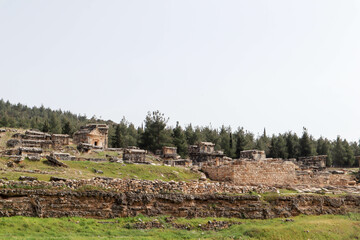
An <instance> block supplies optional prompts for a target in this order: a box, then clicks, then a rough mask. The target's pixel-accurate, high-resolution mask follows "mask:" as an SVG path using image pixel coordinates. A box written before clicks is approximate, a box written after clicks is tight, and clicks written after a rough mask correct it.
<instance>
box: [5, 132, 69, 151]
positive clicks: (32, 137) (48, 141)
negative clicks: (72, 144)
mask: <svg viewBox="0 0 360 240" xmlns="http://www.w3.org/2000/svg"><path fill="white" fill-rule="evenodd" d="M69 138H70V136H69V135H67V134H48V133H44V132H40V131H38V130H27V131H26V132H25V133H24V134H22V133H15V134H14V135H13V136H12V139H10V140H9V141H8V142H7V146H8V147H17V146H21V147H30V148H51V147H53V148H57V147H61V146H64V145H69Z"/></svg>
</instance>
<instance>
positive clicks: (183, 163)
mask: <svg viewBox="0 0 360 240" xmlns="http://www.w3.org/2000/svg"><path fill="white" fill-rule="evenodd" d="M164 164H165V165H170V166H172V167H176V166H181V167H191V166H192V161H191V160H188V159H176V160H171V159H169V160H165V161H164Z"/></svg>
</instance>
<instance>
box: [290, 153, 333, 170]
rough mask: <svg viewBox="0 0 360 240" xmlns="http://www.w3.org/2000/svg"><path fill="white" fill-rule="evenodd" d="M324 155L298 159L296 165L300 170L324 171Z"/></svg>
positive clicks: (325, 157)
mask: <svg viewBox="0 0 360 240" xmlns="http://www.w3.org/2000/svg"><path fill="white" fill-rule="evenodd" d="M326 159H327V156H326V155H319V156H310V157H299V158H298V160H297V162H296V163H297V164H298V165H299V167H300V168H301V169H314V170H324V169H325V168H326Z"/></svg>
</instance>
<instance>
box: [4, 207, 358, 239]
mask: <svg viewBox="0 0 360 240" xmlns="http://www.w3.org/2000/svg"><path fill="white" fill-rule="evenodd" d="M139 219H141V222H150V221H154V220H155V219H157V221H159V222H160V223H161V224H162V225H163V226H164V229H156V228H153V229H148V230H140V229H134V228H133V227H132V226H133V225H134V224H135V223H137V222H140V220H139ZM292 219H293V220H294V221H293V222H286V221H284V219H279V218H276V219H267V220H251V219H238V218H216V221H227V222H230V223H237V224H235V225H233V226H231V227H230V228H227V229H223V230H217V231H213V230H211V231H206V230H202V229H201V228H200V226H205V225H206V224H207V223H208V222H209V221H213V220H214V218H193V219H185V218H177V219H176V220H175V221H174V223H176V224H179V225H183V226H188V227H189V228H190V229H191V230H184V229H176V228H174V227H173V226H172V225H171V224H170V223H167V222H166V221H165V216H158V217H144V216H142V215H138V216H136V217H126V218H116V219H104V220H100V219H91V218H79V217H64V218H34V217H20V216H16V217H3V218H0V238H1V239H270V240H272V239H293V240H297V239H320V240H322V239H324V240H325V239H334V240H337V239H339V240H340V239H359V238H360V220H359V219H360V215H359V214H356V213H352V214H348V215H344V216H339V215H323V216H297V217H294V218H292ZM334 226H335V227H334Z"/></svg>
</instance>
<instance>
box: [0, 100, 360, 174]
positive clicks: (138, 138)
mask: <svg viewBox="0 0 360 240" xmlns="http://www.w3.org/2000/svg"><path fill="white" fill-rule="evenodd" d="M168 120H169V119H168V118H166V117H165V115H164V114H163V113H160V112H159V111H154V112H148V114H147V115H146V117H145V120H144V126H143V127H135V125H134V124H132V123H131V122H129V121H127V120H126V119H125V118H123V119H122V120H121V121H120V122H119V123H116V122H113V121H111V120H107V121H104V120H101V119H96V118H95V117H92V118H88V117H86V116H82V115H76V114H73V113H71V112H69V111H62V110H52V109H50V108H45V107H44V106H41V107H32V108H30V107H28V106H26V105H23V104H20V103H18V104H12V103H10V102H9V101H4V100H2V99H1V100H0V127H11V128H24V129H38V130H40V131H44V132H50V133H63V134H69V135H72V134H73V133H74V132H75V131H76V130H78V129H79V128H80V126H83V125H85V124H87V123H95V122H96V123H106V124H108V125H109V147H127V146H138V147H140V148H143V149H146V150H149V151H152V152H154V151H155V150H157V149H160V148H161V147H162V146H175V147H177V149H178V153H179V154H180V155H181V156H182V157H186V156H187V154H188V153H187V150H188V146H189V145H193V144H195V143H197V142H199V141H206V142H213V143H215V144H216V150H223V151H224V153H225V154H226V155H227V156H229V157H232V158H237V157H239V154H240V151H243V150H249V149H259V150H264V151H265V152H266V155H267V156H268V157H273V158H284V159H289V158H298V157H300V156H312V155H327V156H328V158H327V165H328V166H336V167H357V166H359V165H358V164H359V163H358V162H357V161H355V156H358V155H360V146H359V142H348V141H347V140H346V139H342V138H341V137H340V136H338V137H337V139H335V140H329V139H327V138H323V137H320V138H318V139H315V138H314V137H313V136H312V135H311V134H309V133H308V131H307V130H306V128H304V131H303V133H302V135H301V136H298V135H297V134H296V133H293V132H291V131H290V132H286V133H282V134H278V135H272V136H268V135H267V134H266V130H265V129H264V132H263V134H262V135H261V136H255V135H254V134H253V133H251V132H249V131H246V130H244V128H242V127H238V128H237V129H236V130H232V129H231V128H230V127H227V126H222V127H221V128H219V129H217V128H212V127H211V126H192V125H191V124H189V125H187V126H185V128H183V127H181V125H180V123H179V122H177V124H176V126H175V127H171V126H168V124H167V123H168Z"/></svg>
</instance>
